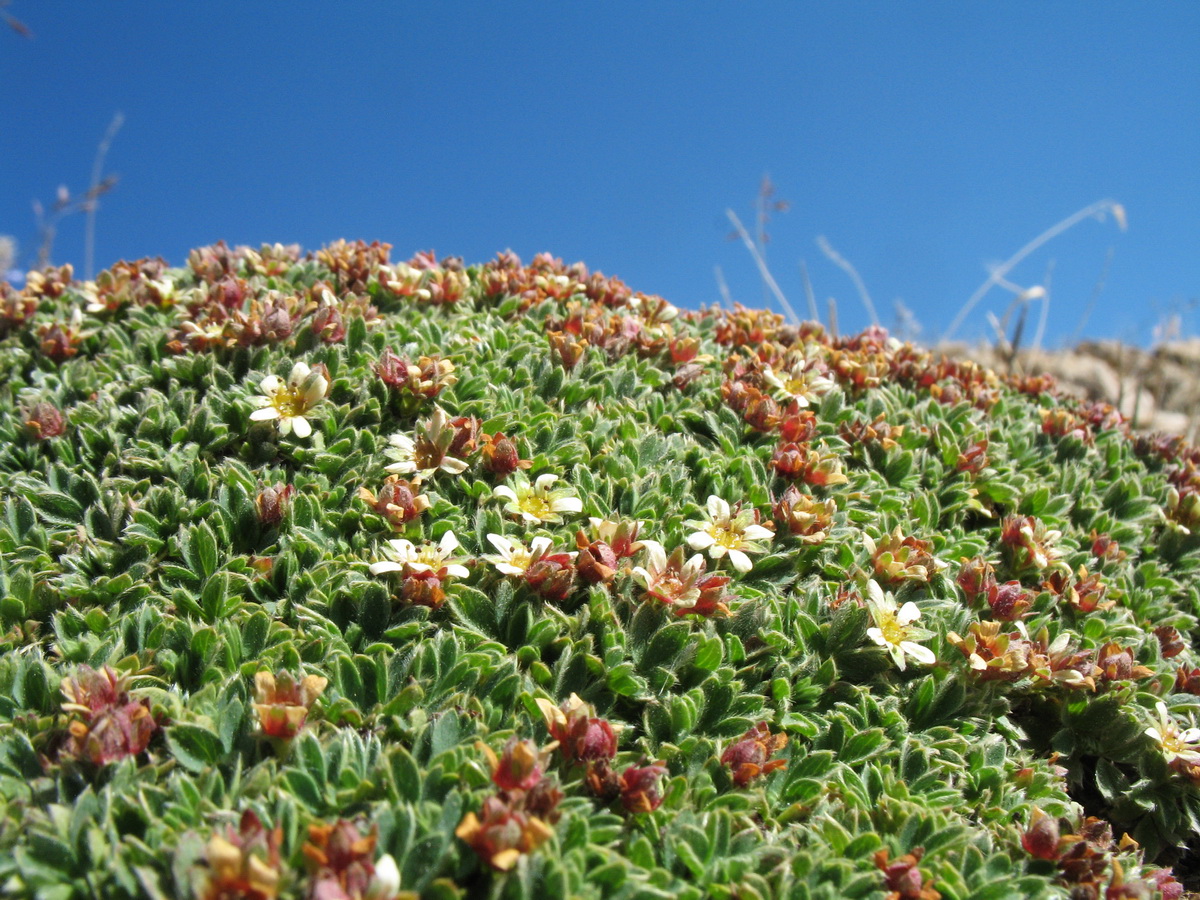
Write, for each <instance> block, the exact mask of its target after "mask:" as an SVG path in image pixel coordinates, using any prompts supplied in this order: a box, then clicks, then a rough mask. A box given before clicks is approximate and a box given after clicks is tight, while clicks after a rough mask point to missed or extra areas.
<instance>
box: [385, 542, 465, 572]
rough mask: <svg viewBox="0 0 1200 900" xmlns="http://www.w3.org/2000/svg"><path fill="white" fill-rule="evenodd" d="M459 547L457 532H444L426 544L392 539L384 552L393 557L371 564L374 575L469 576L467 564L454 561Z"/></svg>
mask: <svg viewBox="0 0 1200 900" xmlns="http://www.w3.org/2000/svg"><path fill="white" fill-rule="evenodd" d="M458 546H459V544H458V538H456V537H455V536H454V532H453V531H447V532H446V533H445V534H443V535H442V539H441V540H440V541H438V543H437V544H422V545H421V546H420V547H417V546H416V545H415V544H413V542H412V541H407V540H404V539H403V538H398V539H395V540H390V541H388V546H386V547H384V550H383V552H384V553H385V554H386V555H388V556H390V557H391V559H390V560H383V561H380V562H376V563H371V574H372V575H384V574H386V573H388V572H432V573H434V574H435V575H437V576H438V577H439V578H444V577H447V576H448V577H452V578H466V577H467V576H468V575H470V574H471V573H470V572H469V571H468V570H467V567H466V566H464V565H461V564H459V563H457V562H454V561H453V560H452V559H451V557H450V554H452V553H453V552H454V551H455V550H457V549H458Z"/></svg>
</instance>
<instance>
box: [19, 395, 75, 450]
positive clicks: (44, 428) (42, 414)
mask: <svg viewBox="0 0 1200 900" xmlns="http://www.w3.org/2000/svg"><path fill="white" fill-rule="evenodd" d="M25 427H26V428H27V429H28V430H29V434H30V436H31V437H33V439H34V440H38V441H44V440H46V439H47V438H52V437H59V436H61V435H62V434H64V433H65V432H66V430H67V424H66V421H65V420H64V419H63V414H62V413H61V412H59V410H58V407H56V406H55V405H54V404H53V403H45V402H42V403H35V404H34V405H33V406H31V407H30V408H29V409H27V410H26V411H25Z"/></svg>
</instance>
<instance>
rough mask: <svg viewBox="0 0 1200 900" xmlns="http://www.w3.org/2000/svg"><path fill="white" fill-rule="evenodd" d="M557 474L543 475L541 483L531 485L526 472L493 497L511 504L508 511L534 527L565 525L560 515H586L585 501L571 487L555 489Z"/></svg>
mask: <svg viewBox="0 0 1200 900" xmlns="http://www.w3.org/2000/svg"><path fill="white" fill-rule="evenodd" d="M556 481H558V476H557V475H539V476H538V478H537V481H536V482H534V483H533V484H530V483H529V479H528V478H526V477H525V473H523V472H517V473H516V474H515V475H514V476H513V487H509V486H508V485H506V484H502V485H500V486H499V487H497V488H495V489H494V490H493V491H492V496H493V497H499V498H500V499H502V500H506V501H508V502H507V503H505V504H504V510H505V512H508V513H511V514H512V515H514V516H520V517H521V518H522V519H523V520H524V521H525V522H527V523H528V524H530V525H541V524H542V523H543V522H561V521H562V516H561V515H559V513H564V512H570V513H579V512H583V501H582V500H580V499H579V498H578V497H576V496H575V494H574V492H573V491H572V490H571V488H569V487H559V488H556V487H554V482H556Z"/></svg>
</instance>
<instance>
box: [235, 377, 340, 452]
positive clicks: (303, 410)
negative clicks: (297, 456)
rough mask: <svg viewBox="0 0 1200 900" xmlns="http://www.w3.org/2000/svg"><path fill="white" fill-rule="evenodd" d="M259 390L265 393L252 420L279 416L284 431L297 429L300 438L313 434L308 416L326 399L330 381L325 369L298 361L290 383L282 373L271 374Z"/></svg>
mask: <svg viewBox="0 0 1200 900" xmlns="http://www.w3.org/2000/svg"><path fill="white" fill-rule="evenodd" d="M258 389H259V390H260V391H261V392H262V396H261V397H259V398H257V402H258V405H259V406H260V407H261V408H260V409H256V410H255V411H254V412H252V413H250V419H251V420H252V421H254V422H265V421H268V420H270V419H278V420H279V432H280V434H288V433H289V432H295V434H296V437H298V438H306V437H308V436H309V435H310V434H312V426H311V425H310V424H309V423H308V419H307V418H305V415H306V414H307V413H308V412H309V410H311V409H312V408H313V407H314V406H316V405H317V404H318V403H320V402H321V401H322V400H323V399H325V393H326V392H327V391H328V390H329V382H328V380H326V378H325V376H324V375H323V374H322V373H321V372H319V371H317V372H314V371H313V370H312V369H310V368H309V367H308V366H307V365H306V364H305V363H302V362H298V363H296V364H295V365H294V366H292V371H291V374H290V375H288V380H287V382H284V381H282V380H281V379H280V378H279V376H278V375H268V376H267V377H266V378H264V379H263V380H262V381H261V382H260V383H259V385H258Z"/></svg>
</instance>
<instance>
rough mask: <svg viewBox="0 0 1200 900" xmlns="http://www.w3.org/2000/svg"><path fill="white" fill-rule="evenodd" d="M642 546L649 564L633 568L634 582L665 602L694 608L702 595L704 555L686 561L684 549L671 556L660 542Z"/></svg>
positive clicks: (649, 542)
mask: <svg viewBox="0 0 1200 900" xmlns="http://www.w3.org/2000/svg"><path fill="white" fill-rule="evenodd" d="M642 545H643V547H644V548H645V550H646V564H645V565H644V566H634V567H633V572H632V575H633V580H634V581H636V582H637V583H638V584H639V585H641V586H642V589H643V590H645V591H646V593H647V594H649V595H650V596H652V597H655V598H657V599H658V600H661V601H662V602H663V603H667V604H669V605H671V606H679V607H687V606H694V605H695V603H696V601H697V600H698V599H699V598H700V593H701V592H700V586H699V581H700V578H701V576H702V575H703V574H704V555H703V554H701V553H697V554H695V555H694V556H693V557H691V559H689V560H687V561H686V562H685V561H684V559H683V548H682V547H676V548H675V550H674V552H672V553H671V555H670V556H669V557H668V556H667V550H666V548H665V547H664V546H663V545H662V544H660V543H659V542H658V541H642ZM722 580H727V579H722Z"/></svg>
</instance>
